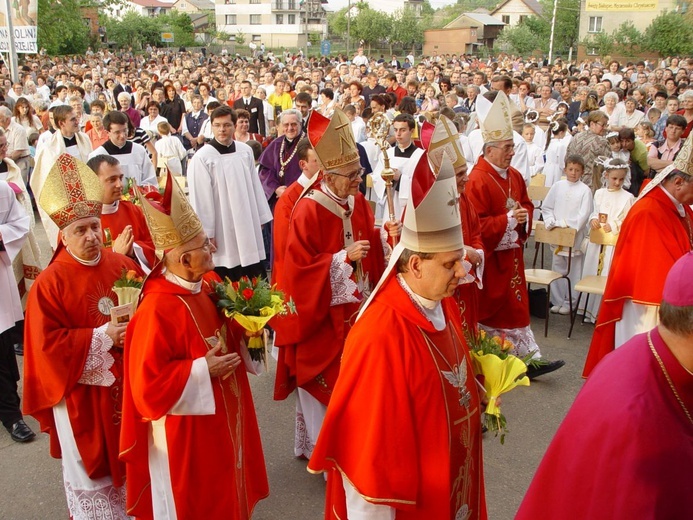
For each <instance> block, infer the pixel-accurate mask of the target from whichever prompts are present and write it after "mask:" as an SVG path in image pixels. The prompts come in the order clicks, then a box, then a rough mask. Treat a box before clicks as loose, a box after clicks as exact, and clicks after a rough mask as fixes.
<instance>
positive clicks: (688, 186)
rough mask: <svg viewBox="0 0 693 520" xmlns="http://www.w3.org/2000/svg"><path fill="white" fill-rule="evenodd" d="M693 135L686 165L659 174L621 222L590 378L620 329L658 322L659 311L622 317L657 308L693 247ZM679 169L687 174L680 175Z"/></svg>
mask: <svg viewBox="0 0 693 520" xmlns="http://www.w3.org/2000/svg"><path fill="white" fill-rule="evenodd" d="M691 139H693V136H692V137H690V138H689V139H688V140H687V141H686V143H685V144H684V146H683V148H682V149H681V152H682V153H679V156H678V157H681V159H682V163H680V164H678V166H679V167H680V168H681V170H674V169H673V168H667V169H665V170H662V172H661V173H660V174H658V176H657V177H659V179H658V178H655V179H654V180H653V181H652V182H650V183H649V184H648V185H647V187H646V188H645V189H644V190H643V192H642V195H641V196H640V197H639V198H638V200H637V201H636V202H635V204H634V205H633V207H632V208H631V209H630V211H629V212H628V215H627V216H626V218H625V220H624V221H623V224H622V225H621V232H620V233H619V235H618V242H617V244H616V250H615V251H614V258H613V260H612V263H611V268H610V270H609V277H608V278H607V281H606V288H605V290H604V297H603V299H602V306H601V308H600V310H599V316H598V318H597V325H596V328H595V330H594V335H593V336H592V343H591V344H590V350H589V352H588V354H587V360H586V362H585V369H584V371H583V376H584V377H588V376H589V375H590V373H591V372H592V370H593V369H594V367H595V366H596V365H597V363H599V361H600V360H601V359H602V358H603V357H604V356H606V355H607V354H608V353H609V352H611V351H613V350H614V348H616V347H618V346H620V344H622V342H620V343H617V341H616V338H617V332H620V334H618V335H619V337H624V336H625V337H628V336H631V335H634V334H637V333H640V332H644V331H643V330H642V328H643V326H644V325H647V326H653V325H655V324H656V315H655V316H654V320H655V321H654V323H646V320H645V319H641V320H639V323H637V322H634V321H635V320H626V321H625V322H622V319H623V316H624V308H626V306H629V307H631V309H630V310H631V312H632V311H635V312H636V313H637V312H638V311H642V310H643V309H647V307H646V306H649V308H650V309H651V310H652V311H655V312H656V307H657V306H659V302H660V301H661V300H662V288H663V287H664V279H665V276H666V273H667V272H668V271H669V269H670V268H671V266H672V265H674V262H676V260H678V259H679V258H681V256H683V255H684V254H686V253H687V252H688V251H690V250H691V249H693V211H691V208H690V204H691V203H693V177H692V176H691V174H690V173H693V168H691V167H690V166H689V165H688V161H689V160H690V157H691V153H690V152H691ZM682 154H683V156H682ZM678 157H677V162H678V161H679V159H678ZM676 164H677V163H675V165H676ZM686 169H687V170H686ZM667 170H668V171H667ZM676 171H680V172H681V173H680V174H676ZM686 171H689V172H690V173H686ZM672 172H674V173H672ZM686 179H687V180H686ZM652 314H654V312H653V313H652ZM619 329H620V330H619Z"/></svg>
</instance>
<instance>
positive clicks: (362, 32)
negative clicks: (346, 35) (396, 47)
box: [351, 4, 392, 47]
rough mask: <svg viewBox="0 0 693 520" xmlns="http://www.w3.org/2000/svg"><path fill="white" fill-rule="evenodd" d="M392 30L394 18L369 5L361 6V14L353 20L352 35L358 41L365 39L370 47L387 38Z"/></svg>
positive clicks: (365, 42)
mask: <svg viewBox="0 0 693 520" xmlns="http://www.w3.org/2000/svg"><path fill="white" fill-rule="evenodd" d="M359 5H363V4H359ZM391 32H392V18H390V17H389V16H388V15H387V14H386V13H383V12H382V11H376V10H374V9H371V8H369V7H365V8H360V9H359V14H358V15H356V17H355V18H353V19H352V20H351V37H352V38H353V39H354V40H356V41H360V40H363V42H364V44H366V45H368V46H369V47H370V46H371V45H372V44H374V43H377V42H379V41H381V40H384V39H386V38H387V37H388V36H389V35H390V34H391Z"/></svg>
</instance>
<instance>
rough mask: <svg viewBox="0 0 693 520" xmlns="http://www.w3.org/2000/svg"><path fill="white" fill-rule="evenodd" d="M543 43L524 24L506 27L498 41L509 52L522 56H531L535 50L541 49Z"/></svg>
mask: <svg viewBox="0 0 693 520" xmlns="http://www.w3.org/2000/svg"><path fill="white" fill-rule="evenodd" d="M543 41H544V40H542V41H540V40H539V39H538V38H537V36H536V34H535V33H534V32H532V29H530V28H529V26H528V25H527V24H524V23H522V24H520V25H518V26H517V27H505V28H504V29H503V30H502V31H501V33H500V35H499V36H498V40H497V42H498V44H499V45H500V46H501V47H506V48H507V50H508V51H509V52H512V53H514V54H519V55H521V56H529V55H530V54H532V53H533V52H534V51H535V50H537V49H541V46H542V43H543ZM541 50H542V51H543V49H541Z"/></svg>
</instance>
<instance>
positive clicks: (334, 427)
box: [308, 276, 486, 520]
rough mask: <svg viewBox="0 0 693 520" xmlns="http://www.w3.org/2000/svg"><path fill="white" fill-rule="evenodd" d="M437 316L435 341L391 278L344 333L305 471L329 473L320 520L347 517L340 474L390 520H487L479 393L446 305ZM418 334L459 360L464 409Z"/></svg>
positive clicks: (453, 312)
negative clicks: (439, 327) (393, 518)
mask: <svg viewBox="0 0 693 520" xmlns="http://www.w3.org/2000/svg"><path fill="white" fill-rule="evenodd" d="M443 308H444V312H445V315H446V317H447V320H448V323H449V324H450V327H451V329H448V330H445V331H442V332H440V333H438V332H436V331H435V329H434V328H433V326H432V324H431V323H430V322H429V321H428V320H427V319H426V318H425V317H424V316H423V314H421V312H419V311H418V310H417V309H416V308H415V307H414V305H413V304H412V303H411V300H410V298H409V296H408V295H407V294H406V293H405V292H404V290H403V289H402V288H401V287H400V285H399V283H398V281H397V279H396V277H395V276H392V277H391V278H390V279H389V280H388V281H387V282H386V284H385V285H384V286H383V287H382V288H381V289H380V291H379V292H378V294H377V295H376V297H375V299H374V300H373V302H372V303H371V304H370V306H369V307H368V309H367V310H366V312H365V313H364V314H363V316H362V317H361V319H360V320H359V321H358V322H357V323H356V325H355V326H354V328H353V329H352V330H351V332H350V334H349V337H348V339H347V343H346V346H345V349H344V356H343V359H342V368H341V372H340V375H339V380H338V382H337V386H336V388H335V391H334V394H333V396H332V400H331V401H330V404H329V406H328V407H327V415H326V417H325V421H324V423H323V426H322V429H321V431H320V437H319V438H318V442H317V445H316V446H315V450H314V451H313V455H312V457H311V459H310V461H309V463H308V468H309V470H310V471H314V472H317V471H329V478H328V491H327V504H326V508H325V509H326V515H325V518H327V519H330V520H332V519H336V518H346V514H345V498H344V491H343V487H342V475H343V476H345V477H346V478H348V480H349V482H350V483H351V484H352V485H353V486H354V487H355V488H356V489H357V490H358V492H359V493H360V494H361V495H362V496H363V497H364V498H365V499H366V500H368V501H370V502H373V503H377V504H385V505H388V506H391V507H394V508H396V509H397V519H398V520H412V519H417V520H432V519H435V520H447V519H450V520H454V519H455V514H456V512H457V511H458V510H459V509H460V508H461V507H462V504H466V505H467V507H468V509H469V511H470V516H463V517H462V518H467V519H485V518H486V502H485V496H484V484H483V461H482V453H481V426H480V409H479V393H478V390H477V388H476V385H475V382H474V374H473V372H472V369H471V362H470V358H469V354H468V350H467V347H466V344H465V343H464V338H463V335H462V330H461V323H460V320H459V313H458V312H457V306H456V304H455V302H454V300H453V299H452V298H447V299H445V300H444V301H443ZM422 331H423V332H424V333H425V334H426V335H427V336H429V337H430V338H431V340H432V341H433V342H434V344H436V346H437V348H439V349H441V350H442V351H444V352H446V353H447V352H451V351H447V350H446V347H451V348H452V349H457V355H461V356H462V358H463V360H464V361H462V362H460V365H459V366H460V368H461V370H460V372H462V373H464V374H466V376H467V378H466V381H465V383H464V385H465V388H466V390H467V391H468V392H469V394H470V403H469V408H468V409H465V408H464V407H463V406H462V405H460V403H459V397H460V395H459V393H458V392H457V390H456V389H455V390H454V395H450V394H448V393H447V392H448V390H450V389H451V388H453V387H452V385H451V384H450V383H449V382H448V381H447V380H445V378H444V377H443V375H442V371H443V370H450V367H449V366H442V365H439V364H437V361H436V355H435V354H434V352H435V351H434V350H433V349H432V348H431V347H429V346H428V345H427V343H426V341H425V339H424V335H423V333H422ZM452 335H454V336H455V337H457V338H460V340H459V341H457V343H456V346H454V344H453V345H450V344H451V343H452V342H451V341H450V338H451V337H452ZM446 338H447V340H446ZM439 340H440V341H439ZM455 357H456V356H452V357H451V359H455ZM458 414H463V415H464V414H466V417H465V418H463V419H458ZM457 486H461V489H460V488H458V487H457Z"/></svg>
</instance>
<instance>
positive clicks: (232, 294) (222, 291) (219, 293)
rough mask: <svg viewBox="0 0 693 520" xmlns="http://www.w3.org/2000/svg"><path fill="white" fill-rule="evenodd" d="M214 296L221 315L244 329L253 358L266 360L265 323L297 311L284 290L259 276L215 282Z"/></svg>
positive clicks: (249, 351)
mask: <svg viewBox="0 0 693 520" xmlns="http://www.w3.org/2000/svg"><path fill="white" fill-rule="evenodd" d="M213 297H214V299H216V304H217V307H219V308H220V309H221V310H222V312H223V313H224V315H225V316H226V317H228V318H233V319H234V320H236V322H238V324H239V325H240V326H241V327H243V328H244V329H245V333H246V336H247V337H248V353H249V354H250V358H251V359H252V360H253V361H263V362H265V359H266V348H265V339H264V334H263V333H264V329H265V325H267V322H268V321H269V320H271V319H272V318H273V317H274V316H276V315H285V314H288V313H292V314H295V313H296V306H295V305H294V303H293V300H291V299H290V300H289V301H288V302H287V301H286V300H285V298H284V293H283V292H281V291H278V290H277V289H276V286H271V285H270V284H269V282H268V281H267V280H266V279H265V278H262V277H256V278H253V279H252V280H251V279H249V278H248V277H246V276H244V277H242V278H241V279H240V280H239V281H237V282H232V281H231V280H229V279H228V278H226V279H225V280H224V281H223V282H222V283H217V284H215V285H214V294H213Z"/></svg>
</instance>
